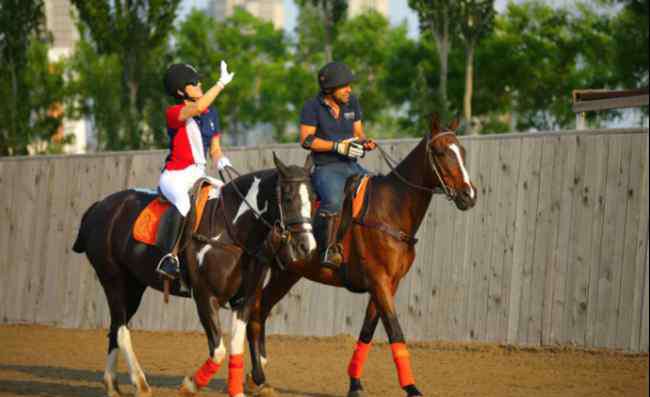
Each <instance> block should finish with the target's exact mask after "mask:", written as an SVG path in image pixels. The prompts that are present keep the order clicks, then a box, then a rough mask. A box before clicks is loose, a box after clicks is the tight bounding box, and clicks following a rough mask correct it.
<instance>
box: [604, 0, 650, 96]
mask: <svg viewBox="0 0 650 397" xmlns="http://www.w3.org/2000/svg"><path fill="white" fill-rule="evenodd" d="M615 2H616V3H618V4H621V5H623V9H622V10H621V12H620V13H619V14H618V15H616V16H615V17H614V19H613V21H612V35H613V41H614V46H615V49H616V50H615V56H614V58H613V60H614V65H615V67H616V72H617V78H618V79H619V81H620V83H621V85H622V86H623V87H625V88H634V87H647V86H648V65H649V61H648V58H649V54H648V51H649V50H648V42H649V41H648V25H649V22H650V21H648V15H650V10H649V7H648V3H649V1H648V0H615Z"/></svg>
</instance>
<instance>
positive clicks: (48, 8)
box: [45, 0, 93, 153]
mask: <svg viewBox="0 0 650 397" xmlns="http://www.w3.org/2000/svg"><path fill="white" fill-rule="evenodd" d="M73 11H74V7H73V6H72V5H71V4H70V0H45V24H46V28H47V30H48V31H49V32H50V33H52V36H53V39H54V40H53V42H52V46H51V47H50V51H49V58H50V61H52V62H56V61H58V60H60V59H61V58H66V57H69V56H71V55H72V53H73V51H74V46H75V44H76V42H77V41H78V40H79V31H78V30H77V25H76V24H75V22H74V20H73V18H72V12H73ZM60 113H63V114H65V109H63V106H55V107H53V109H52V114H53V115H58V114H60ZM90 133H91V128H90V126H89V122H88V120H84V119H82V120H70V119H67V118H65V117H64V118H63V124H62V126H61V129H60V130H59V131H57V132H56V133H54V135H53V137H52V138H53V139H57V137H58V138H59V139H61V138H62V137H63V136H65V135H73V136H74V142H73V143H72V144H70V145H66V146H65V148H64V150H65V152H66V153H85V152H86V151H87V150H88V147H89V145H90V146H92V141H93V139H92V137H91V136H90Z"/></svg>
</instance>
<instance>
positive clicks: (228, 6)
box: [208, 0, 285, 29]
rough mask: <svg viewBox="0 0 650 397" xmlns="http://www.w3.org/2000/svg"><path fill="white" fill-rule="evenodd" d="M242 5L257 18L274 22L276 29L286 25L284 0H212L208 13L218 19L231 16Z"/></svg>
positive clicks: (209, 3)
mask: <svg viewBox="0 0 650 397" xmlns="http://www.w3.org/2000/svg"><path fill="white" fill-rule="evenodd" d="M236 7H241V8H243V9H245V10H246V11H248V12H250V13H251V14H252V15H254V16H255V17H257V18H260V19H263V20H266V21H269V22H273V26H275V28H276V29H284V27H285V10H284V0H210V1H209V2H208V13H209V15H211V16H212V17H214V18H215V19H217V20H218V21H223V20H224V19H226V18H228V17H229V16H231V15H232V14H233V12H234V10H235V8H236Z"/></svg>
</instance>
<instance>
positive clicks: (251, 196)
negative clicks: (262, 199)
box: [232, 178, 269, 223]
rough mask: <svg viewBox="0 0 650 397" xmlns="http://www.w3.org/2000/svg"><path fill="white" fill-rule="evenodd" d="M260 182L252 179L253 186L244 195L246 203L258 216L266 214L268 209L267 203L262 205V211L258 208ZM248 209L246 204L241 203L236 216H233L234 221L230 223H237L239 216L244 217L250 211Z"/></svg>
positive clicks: (257, 179)
mask: <svg viewBox="0 0 650 397" xmlns="http://www.w3.org/2000/svg"><path fill="white" fill-rule="evenodd" d="M260 182H262V180H261V179H259V178H254V179H253V184H252V185H251V188H250V189H248V192H247V193H246V201H248V202H249V203H250V205H251V206H252V207H254V209H255V211H256V212H257V213H258V214H259V215H262V214H263V213H265V212H266V210H267V209H268V207H269V203H264V209H263V210H260V209H259V208H258V204H257V196H258V195H259V192H260ZM250 210H251V209H250V207H249V206H248V204H246V202H244V201H242V202H241V204H240V205H239V209H238V210H237V215H235V219H233V221H232V223H237V219H239V217H240V216H242V215H244V214H245V213H246V211H250Z"/></svg>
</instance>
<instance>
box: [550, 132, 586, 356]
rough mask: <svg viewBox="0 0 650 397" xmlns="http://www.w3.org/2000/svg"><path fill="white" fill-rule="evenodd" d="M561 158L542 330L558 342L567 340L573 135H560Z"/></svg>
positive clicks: (574, 140)
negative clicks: (548, 290)
mask: <svg viewBox="0 0 650 397" xmlns="http://www.w3.org/2000/svg"><path fill="white" fill-rule="evenodd" d="M559 145H560V159H559V163H560V164H559V165H558V169H559V171H560V173H561V175H560V176H559V178H560V179H559V180H558V181H557V182H556V183H557V185H556V186H557V187H559V192H555V193H556V194H559V195H556V196H555V197H556V198H557V200H558V201H557V203H558V205H559V214H558V215H559V218H558V219H557V239H556V242H555V245H554V247H553V248H552V256H551V259H550V263H549V264H548V266H551V267H552V271H553V273H554V280H553V281H552V282H551V284H550V285H549V286H548V288H549V289H551V292H550V294H549V297H550V302H547V303H546V304H547V305H549V308H550V313H548V312H546V313H545V318H546V319H547V326H546V327H545V329H544V338H543V339H542V342H543V343H548V344H559V343H563V342H565V341H566V335H567V330H566V327H564V322H563V317H564V313H565V311H566V306H567V296H566V295H567V281H568V279H569V277H568V272H569V266H568V252H569V237H570V236H571V231H572V228H573V227H574V223H573V205H574V201H575V200H574V197H575V194H576V191H575V185H574V172H575V162H576V148H577V143H576V137H575V136H570V137H562V138H561V140H560V142H559Z"/></svg>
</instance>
